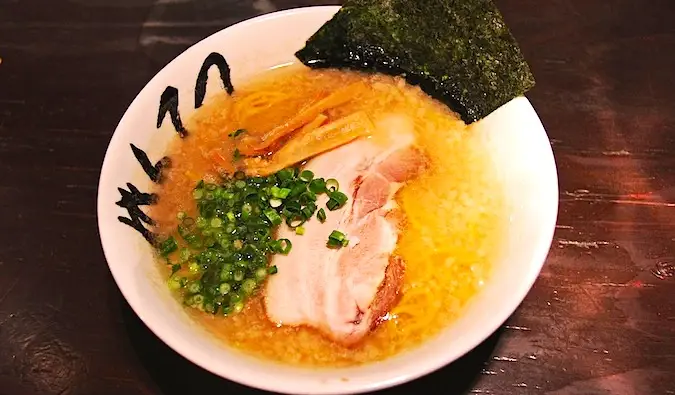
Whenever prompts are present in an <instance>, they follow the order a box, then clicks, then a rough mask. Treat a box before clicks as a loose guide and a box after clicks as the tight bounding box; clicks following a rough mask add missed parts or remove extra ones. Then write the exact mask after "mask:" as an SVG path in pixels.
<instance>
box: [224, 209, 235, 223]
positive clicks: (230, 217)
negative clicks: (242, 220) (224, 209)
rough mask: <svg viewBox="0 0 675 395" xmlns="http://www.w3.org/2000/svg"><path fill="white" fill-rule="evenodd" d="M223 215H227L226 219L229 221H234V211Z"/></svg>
mask: <svg viewBox="0 0 675 395" xmlns="http://www.w3.org/2000/svg"><path fill="white" fill-rule="evenodd" d="M225 216H226V217H227V219H228V221H230V222H234V220H235V219H236V218H235V216H234V213H233V212H232V211H230V212H228V213H227V214H225Z"/></svg>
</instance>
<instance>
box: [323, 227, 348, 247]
mask: <svg viewBox="0 0 675 395" xmlns="http://www.w3.org/2000/svg"><path fill="white" fill-rule="evenodd" d="M348 244H349V240H347V236H346V235H345V234H344V233H342V232H340V231H339V230H334V231H332V232H331V234H330V236H328V242H327V243H326V245H327V246H328V247H330V248H340V247H346V246H347V245H348Z"/></svg>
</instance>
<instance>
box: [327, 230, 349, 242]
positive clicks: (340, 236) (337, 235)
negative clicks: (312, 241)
mask: <svg viewBox="0 0 675 395" xmlns="http://www.w3.org/2000/svg"><path fill="white" fill-rule="evenodd" d="M328 238H329V239H333V240H337V241H340V242H341V241H342V240H344V239H345V238H346V236H345V234H344V233H342V232H340V231H339V230H334V231H332V232H331V233H330V236H328Z"/></svg>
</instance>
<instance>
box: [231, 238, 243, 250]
mask: <svg viewBox="0 0 675 395" xmlns="http://www.w3.org/2000/svg"><path fill="white" fill-rule="evenodd" d="M232 247H234V249H235V250H241V249H242V248H243V247H244V242H243V241H241V240H239V239H237V240H235V241H233V242H232Z"/></svg>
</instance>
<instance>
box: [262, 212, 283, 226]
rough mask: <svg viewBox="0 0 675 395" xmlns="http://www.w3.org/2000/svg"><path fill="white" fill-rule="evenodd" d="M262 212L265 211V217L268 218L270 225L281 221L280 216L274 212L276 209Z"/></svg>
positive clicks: (278, 223) (275, 224)
mask: <svg viewBox="0 0 675 395" xmlns="http://www.w3.org/2000/svg"><path fill="white" fill-rule="evenodd" d="M264 213H265V217H267V219H269V220H270V222H271V223H272V225H274V226H277V225H280V224H281V222H282V220H281V216H280V215H279V213H277V212H276V210H271V209H270V210H265V211H264Z"/></svg>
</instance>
